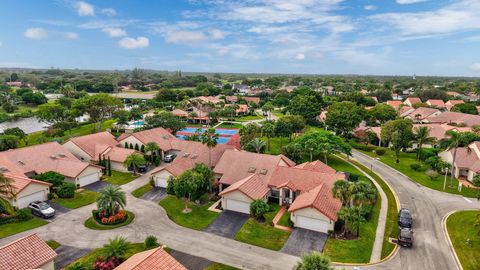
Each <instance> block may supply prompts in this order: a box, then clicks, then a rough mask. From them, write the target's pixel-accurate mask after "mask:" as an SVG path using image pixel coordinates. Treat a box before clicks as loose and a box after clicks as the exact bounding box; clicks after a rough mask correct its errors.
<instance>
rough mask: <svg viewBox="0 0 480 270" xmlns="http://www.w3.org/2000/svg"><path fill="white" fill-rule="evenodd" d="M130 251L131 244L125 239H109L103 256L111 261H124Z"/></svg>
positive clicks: (104, 246) (104, 247)
mask: <svg viewBox="0 0 480 270" xmlns="http://www.w3.org/2000/svg"><path fill="white" fill-rule="evenodd" d="M129 250H130V242H128V241H127V239H126V238H124V237H118V236H117V237H115V238H113V239H108V242H107V243H106V244H105V245H103V254H104V255H105V256H106V257H107V258H109V259H111V258H116V259H123V257H124V256H125V255H126V254H127V252H128V251H129Z"/></svg>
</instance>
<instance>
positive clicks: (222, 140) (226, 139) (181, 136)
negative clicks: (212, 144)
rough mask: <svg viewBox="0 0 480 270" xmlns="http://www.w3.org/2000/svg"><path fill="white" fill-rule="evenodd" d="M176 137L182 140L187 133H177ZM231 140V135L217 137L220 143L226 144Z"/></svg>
mask: <svg viewBox="0 0 480 270" xmlns="http://www.w3.org/2000/svg"><path fill="white" fill-rule="evenodd" d="M176 137H177V138H179V139H180V140H185V139H186V137H187V136H186V135H177V136H176ZM229 140H230V137H218V138H217V143H218V144H226V143H227V142H228V141H229Z"/></svg>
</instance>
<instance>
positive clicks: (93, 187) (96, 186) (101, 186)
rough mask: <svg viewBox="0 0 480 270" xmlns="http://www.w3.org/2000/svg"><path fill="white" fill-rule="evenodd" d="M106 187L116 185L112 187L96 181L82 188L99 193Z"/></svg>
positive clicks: (106, 183)
mask: <svg viewBox="0 0 480 270" xmlns="http://www.w3.org/2000/svg"><path fill="white" fill-rule="evenodd" d="M106 186H116V185H113V184H110V183H108V182H104V181H97V182H95V183H93V184H90V185H86V186H84V187H83V188H84V189H88V190H91V191H95V192H99V191H100V190H102V189H104V188H105V187H106Z"/></svg>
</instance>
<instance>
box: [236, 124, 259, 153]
mask: <svg viewBox="0 0 480 270" xmlns="http://www.w3.org/2000/svg"><path fill="white" fill-rule="evenodd" d="M260 131H261V128H260V126H259V125H257V124H255V123H248V124H246V125H245V126H242V128H240V131H239V133H240V136H241V137H240V144H241V145H242V147H243V148H245V147H247V146H248V144H249V143H250V142H251V141H252V140H253V139H255V138H257V137H259V134H260Z"/></svg>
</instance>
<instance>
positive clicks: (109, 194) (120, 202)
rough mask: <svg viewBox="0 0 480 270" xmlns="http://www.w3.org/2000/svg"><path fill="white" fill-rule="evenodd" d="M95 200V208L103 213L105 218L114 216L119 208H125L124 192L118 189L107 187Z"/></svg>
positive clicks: (111, 186)
mask: <svg viewBox="0 0 480 270" xmlns="http://www.w3.org/2000/svg"><path fill="white" fill-rule="evenodd" d="M99 193H100V196H99V197H98V198H97V207H98V210H100V211H105V213H106V215H107V216H111V215H115V214H116V213H117V212H118V211H119V210H120V208H122V209H123V208H125V206H126V205H127V198H126V196H125V192H124V191H122V189H121V188H120V187H117V186H113V185H109V186H106V187H105V188H103V189H102V190H100V191H99Z"/></svg>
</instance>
